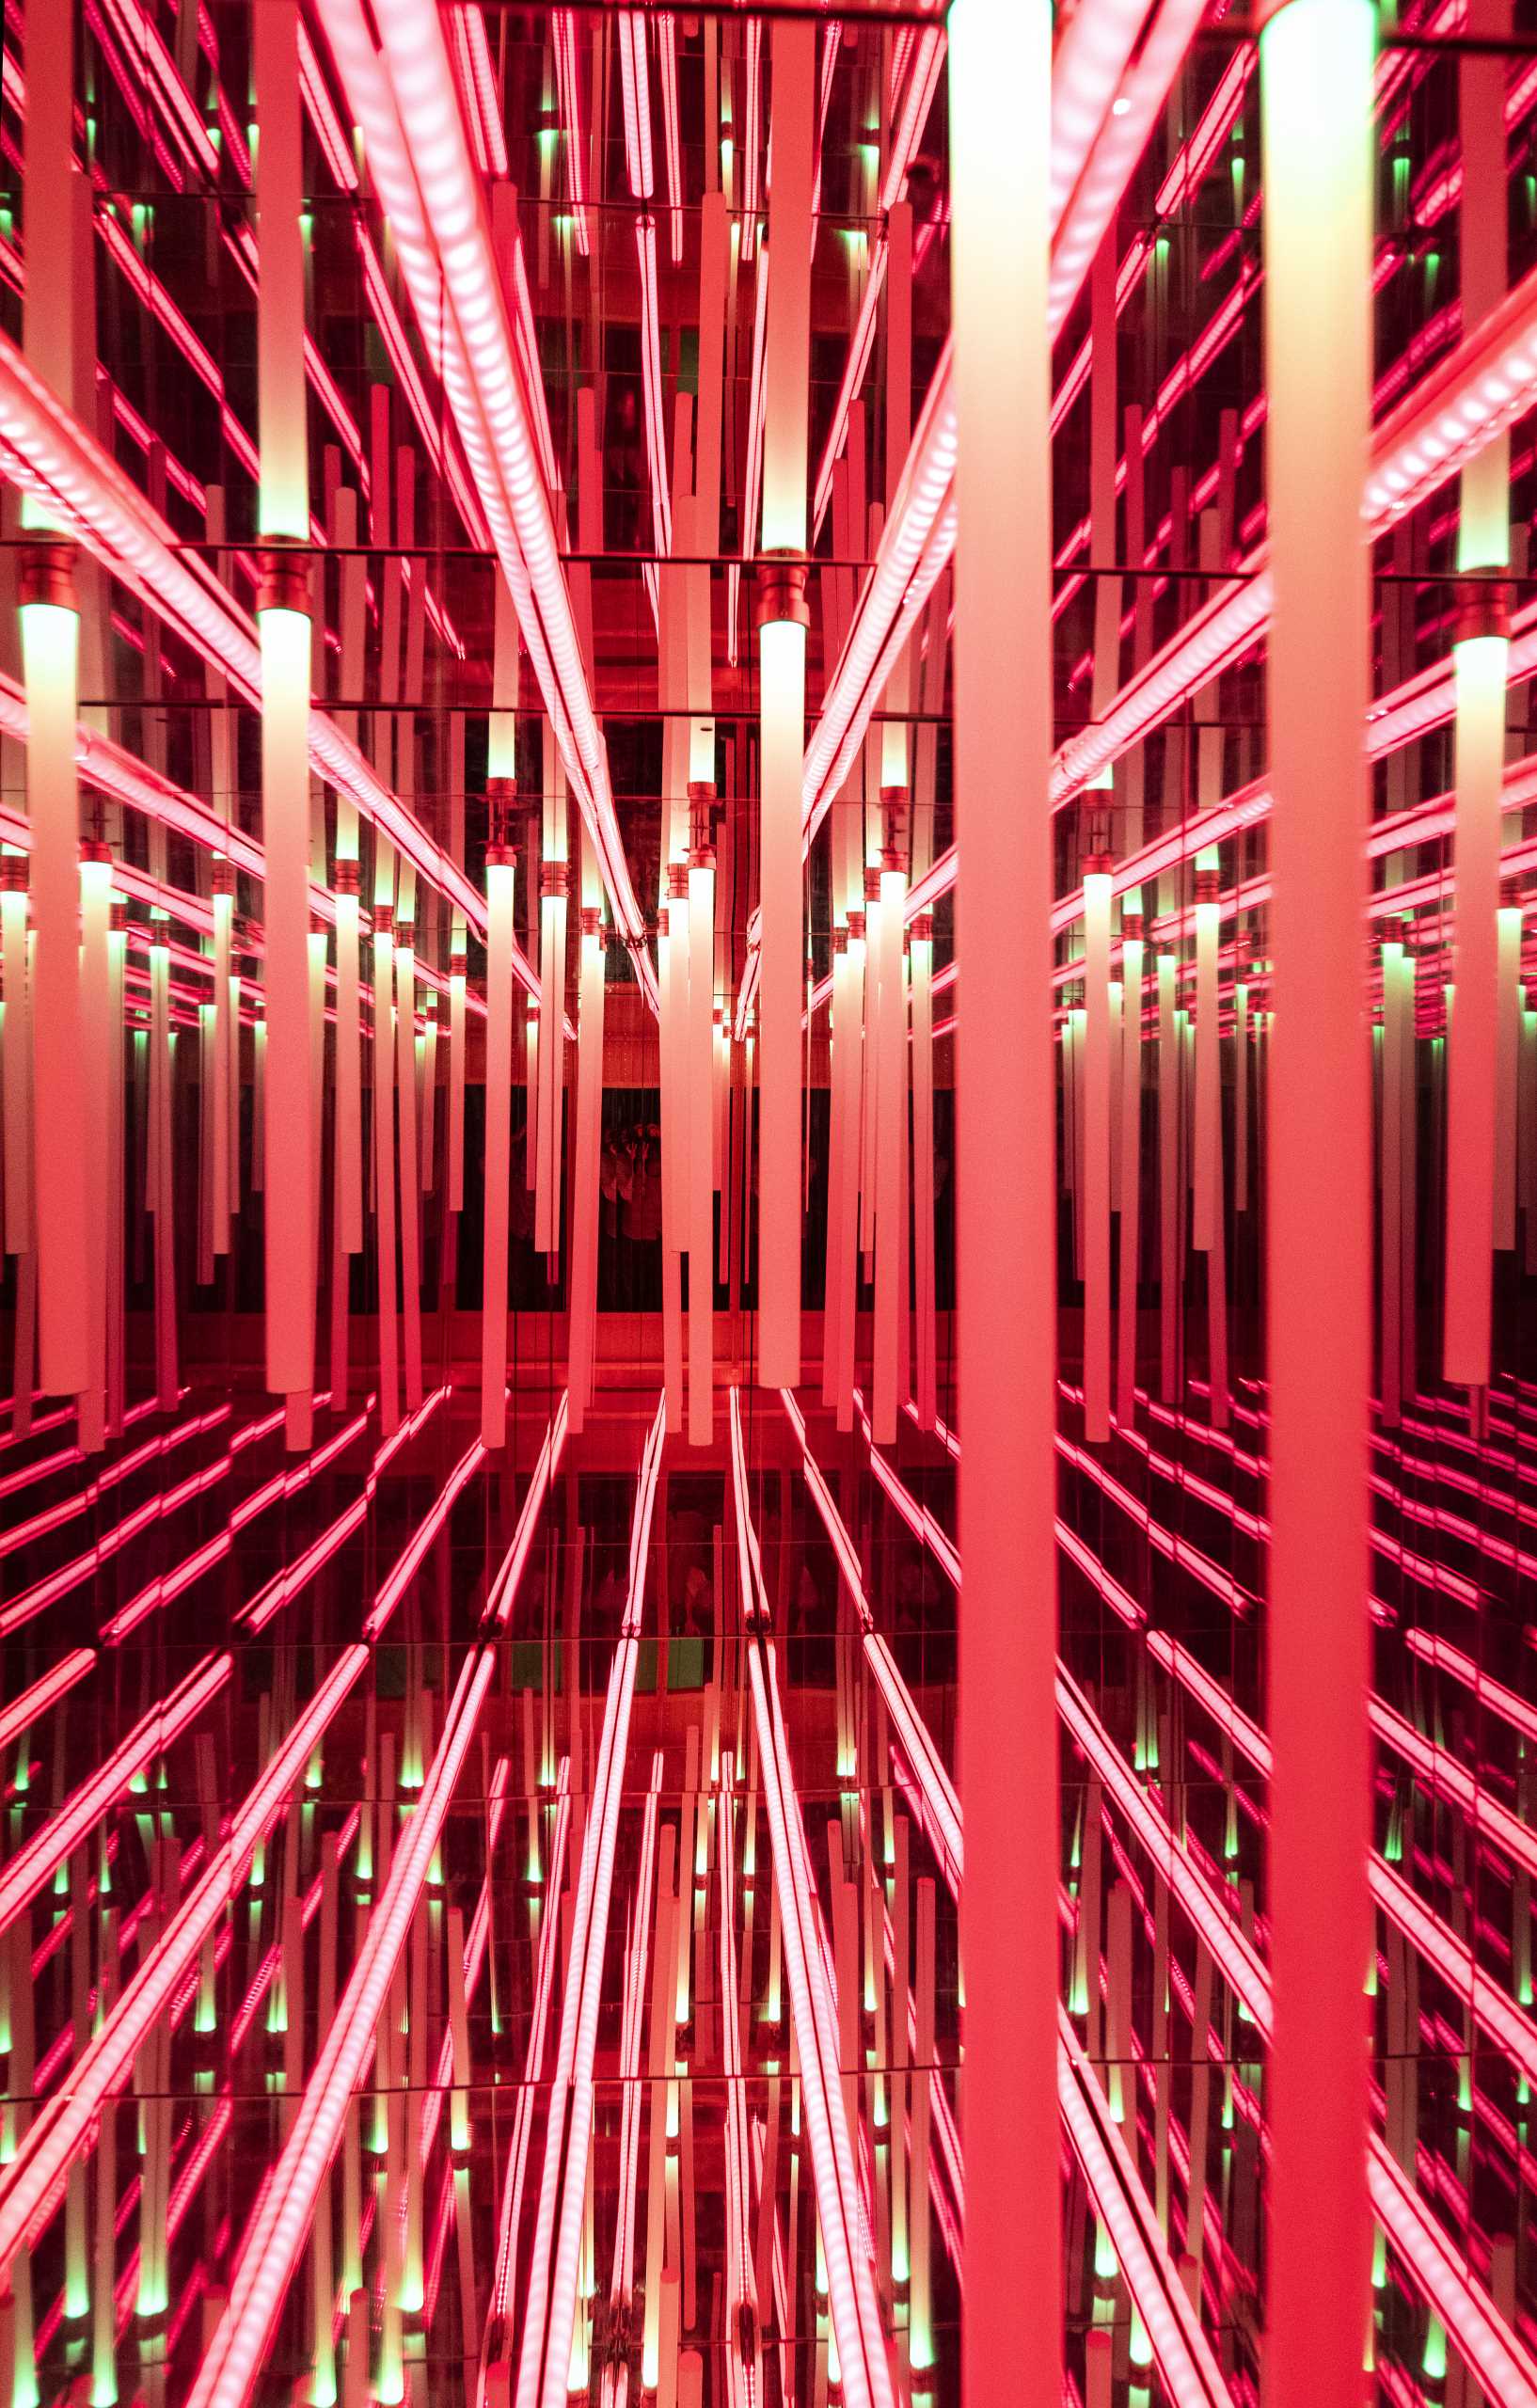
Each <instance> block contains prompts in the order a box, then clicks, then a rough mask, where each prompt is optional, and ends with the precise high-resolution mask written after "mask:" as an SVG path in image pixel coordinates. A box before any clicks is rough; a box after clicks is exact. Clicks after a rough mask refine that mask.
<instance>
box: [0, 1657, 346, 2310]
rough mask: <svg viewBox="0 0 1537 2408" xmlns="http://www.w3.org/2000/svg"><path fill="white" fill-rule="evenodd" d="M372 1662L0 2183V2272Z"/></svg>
mask: <svg viewBox="0 0 1537 2408" xmlns="http://www.w3.org/2000/svg"><path fill="white" fill-rule="evenodd" d="M371 1660H372V1655H371V1651H370V1649H368V1648H367V1647H364V1646H362V1645H359V1644H354V1645H353V1646H351V1647H349V1648H347V1649H345V1650H344V1651H343V1653H342V1655H341V1657H340V1658H339V1659H338V1661H337V1663H336V1664H335V1665H334V1666H333V1668H332V1670H331V1671H330V1672H329V1673H328V1674H327V1676H326V1678H325V1681H323V1682H322V1684H321V1686H320V1687H319V1689H317V1691H316V1693H315V1695H314V1697H313V1698H312V1699H311V1700H310V1703H309V1705H308V1706H307V1708H306V1709H305V1712H304V1713H303V1715H302V1716H301V1717H300V1719H299V1720H298V1721H297V1722H296V1723H295V1724H294V1726H293V1730H292V1731H291V1732H290V1734H289V1735H288V1737H287V1738H286V1739H285V1740H284V1742H283V1744H282V1746H281V1747H280V1748H279V1749H278V1750H277V1753H276V1754H275V1755H274V1756H273V1758H272V1761H271V1763H270V1764H269V1765H268V1766H267V1769H266V1771H265V1772H264V1773H263V1774H262V1776H261V1779H260V1781H259V1782H257V1783H256V1786H255V1787H254V1788H253V1789H252V1790H251V1792H250V1794H249V1796H248V1797H247V1798H246V1803H245V1805H244V1806H243V1807H242V1808H241V1809H240V1811H239V1813H238V1814H236V1815H235V1816H234V1818H233V1820H232V1822H231V1824H230V1830H229V1833H228V1836H227V1837H226V1839H225V1840H224V1842H223V1845H222V1846H220V1847H219V1849H218V1850H217V1852H216V1854H215V1855H214V1857H213V1858H212V1859H211V1860H210V1861H209V1864H208V1866H207V1869H206V1870H205V1872H204V1873H203V1875H202V1877H201V1879H200V1880H199V1881H198V1885H197V1887H196V1889H194V1890H193V1891H192V1892H191V1893H189V1894H188V1896H187V1897H186V1899H185V1900H184V1901H183V1903H182V1907H181V1908H180V1909H179V1910H178V1912H177V1913H176V1914H175V1915H174V1916H173V1917H172V1919H171V1921H170V1922H169V1923H168V1924H167V1925H166V1929H165V1931H164V1932H163V1933H162V1935H161V1938H160V1941H159V1944H158V1946H157V1947H156V1948H155V1949H154V1950H153V1952H152V1953H151V1955H150V1956H149V1957H147V1958H146V1959H145V1962H144V1963H143V1964H142V1965H141V1966H140V1968H139V1970H138V1972H137V1973H136V1974H135V1977H134V1979H133V1980H132V1981H131V1982H130V1983H129V1985H128V1987H127V1988H125V1989H124V1990H123V1992H122V1994H121V1996H120V1997H119V2001H118V2004H117V2005H116V2006H115V2008H114V2009H113V2011H112V2013H111V2014H110V2015H109V2016H108V2017H107V2019H106V2020H105V2022H104V2023H103V2025H102V2027H101V2030H100V2031H99V2032H98V2033H97V2035H96V2036H95V2038H94V2039H93V2040H92V2042H91V2044H90V2046H89V2047H88V2048H87V2050H86V2051H85V2052H84V2053H83V2055H82V2056H81V2057H80V2059H79V2060H78V2062H77V2064H76V2066H75V2067H74V2070H73V2072H72V2074H71V2082H70V2088H69V2091H68V2093H67V2094H61V2095H60V2096H59V2097H57V2098H55V2099H50V2100H49V2102H48V2104H47V2106H46V2107H44V2108H43V2109H42V2110H41V2112H40V2115H38V2116H37V2118H36V2120H35V2121H34V2122H33V2123H32V2125H31V2126H30V2127H29V2129H28V2131H27V2132H26V2134H25V2137H24V2140H23V2141H22V2143H21V2145H20V2147H18V2149H17V2152H16V2155H15V2156H14V2157H13V2158H12V2159H11V2161H10V2163H9V2164H8V2166H7V2167H6V2168H5V2169H4V2172H3V2173H0V2271H4V2270H8V2268H9V2266H10V2263H11V2260H12V2259H13V2258H14V2257H15V2255H16V2252H17V2251H18V2250H19V2249H21V2248H23V2247H24V2246H27V2245H29V2244H30V2243H31V2242H33V2241H35V2240H36V2238H37V2236H38V2234H39V2233H40V2231H41V2230H42V2228H43V2226H44V2225H45V2224H46V2223H47V2221H48V2218H49V2217H50V2216H51V2215H52V2214H53V2212H54V2210H55V2208H56V2207H57V2205H58V2204H59V2201H60V2199H61V2198H62V2195H63V2182H64V2176H65V2173H66V2171H67V2169H68V2167H69V2165H70V2164H71V2162H72V2161H73V2159H74V2158H75V2156H76V2155H77V2154H78V2153H79V2151H80V2150H81V2149H82V2148H84V2147H87V2146H88V2145H89V2143H90V2141H91V2139H92V2137H93V2135H94V2132H95V2130H96V2124H97V2119H98V2117H99V2115H100V2114H101V2112H102V2109H103V2106H104V2104H105V2102H106V2101H107V2100H108V2099H110V2098H112V2097H113V2096H114V2095H115V2093H116V2092H117V2091H118V2090H119V2089H120V2088H121V2086H122V2084H123V2083H124V2082H126V2081H127V2079H128V2076H129V2074H130V2072H131V2071H132V2069H133V2064H134V2059H135V2055H136V2054H137V2052H138V2050H139V2048H140V2046H141V2045H142V2043H143V2042H144V2040H145V2039H146V2038H147V2037H148V2036H149V2034H150V2033H151V2030H152V2029H153V2027H154V2024H155V2021H156V2020H157V2018H158V2017H159V2016H160V2015H161V2014H162V2013H164V2011H165V2009H166V2007H167V2006H168V2005H169V2004H170V2002H171V2001H172V1999H173V1998H174V1997H175V1995H176V1993H177V1991H178V1990H179V1988H181V1985H182V1981H183V1980H184V1979H185V1977H186V1975H187V1973H188V1972H190V1971H191V1969H192V1967H193V1966H194V1964H195V1963H196V1961H197V1957H198V1951H199V1950H200V1948H201V1947H202V1944H203V1941H204V1940H205V1939H206V1938H207V1936H208V1934H209V1933H210V1932H211V1931H212V1930H213V1928H214V1925H215V1924H216V1922H217V1921H218V1919H219V1917H220V1916H221V1915H222V1914H224V1913H225V1912H227V1911H228V1909H229V1905H230V1898H231V1896H232V1894H233V1893H234V1892H235V1891H236V1890H237V1889H239V1887H240V1886H241V1884H242V1883H243V1882H244V1881H245V1878H246V1873H247V1872H248V1870H249V1868H250V1863H251V1860H252V1858H253V1856H254V1855H255V1853H256V1850H257V1848H258V1846H260V1844H261V1841H262V1840H263V1839H264V1838H265V1836H266V1834H267V1832H268V1831H269V1830H271V1828H272V1825H273V1823H274V1822H275V1821H276V1820H277V1816H278V1814H280V1813H281V1812H282V1811H283V1809H284V1807H285V1805H286V1804H287V1802H288V1798H289V1795H290V1792H291V1791H292V1790H293V1786H294V1784H295V1782H297V1781H298V1780H299V1778H300V1776H301V1774H302V1772H303V1769H304V1766H305V1765H306V1764H307V1763H308V1761H309V1757H310V1755H311V1754H312V1752H313V1751H314V1748H315V1745H316V1743H317V1741H318V1740H319V1739H320V1737H321V1735H322V1734H323V1733H324V1732H325V1728H326V1726H327V1724H328V1723H329V1722H330V1720H331V1719H332V1717H333V1715H334V1714H335V1713H336V1711H337V1708H338V1707H339V1706H340V1705H341V1702H342V1700H343V1699H344V1698H345V1697H346V1696H347V1694H348V1693H349V1691H350V1690H351V1689H352V1688H353V1687H355V1685H356V1683H357V1680H358V1678H359V1676H360V1674H361V1673H362V1672H363V1671H364V1670H365V1669H366V1667H367V1666H368V1664H369V1663H370V1662H371Z"/></svg>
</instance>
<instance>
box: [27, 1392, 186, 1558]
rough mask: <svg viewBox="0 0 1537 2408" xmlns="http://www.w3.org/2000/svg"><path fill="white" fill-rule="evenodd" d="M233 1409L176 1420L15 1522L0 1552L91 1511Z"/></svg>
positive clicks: (31, 1541) (44, 1534)
mask: <svg viewBox="0 0 1537 2408" xmlns="http://www.w3.org/2000/svg"><path fill="white" fill-rule="evenodd" d="M230 1411H231V1408H230V1406H229V1405H228V1404H221V1405H215V1406H214V1408H213V1409H212V1411H210V1412H208V1413H198V1414H193V1415H191V1416H189V1418H187V1419H186V1420H184V1421H181V1422H177V1423H175V1424H173V1426H172V1427H171V1428H170V1429H169V1430H166V1431H165V1432H163V1433H162V1434H160V1435H159V1436H158V1437H154V1438H148V1439H146V1440H145V1441H144V1443H143V1445H142V1446H138V1447H133V1448H131V1449H130V1450H129V1451H128V1453H127V1454H125V1455H121V1456H119V1459H118V1461H117V1462H116V1463H114V1464H109V1465H107V1467H106V1469H105V1471H103V1472H100V1473H98V1475H97V1477H96V1478H95V1479H94V1480H92V1481H87V1484H86V1486H85V1487H84V1488H79V1489H76V1490H75V1492H74V1494H73V1495H72V1496H70V1497H61V1498H60V1500H59V1502H58V1503H57V1504H56V1505H46V1506H43V1507H42V1508H41V1509H40V1511H39V1512H38V1513H32V1514H29V1515H28V1517H27V1519H26V1520H25V1521H24V1522H14V1523H12V1525H11V1527H10V1528H9V1529H8V1530H6V1531H4V1532H0V1556H7V1555H10V1554H12V1553H14V1551H15V1549H16V1548H17V1547H20V1546H30V1545H32V1543H33V1541H34V1540H36V1539H40V1538H43V1537H45V1536H46V1535H47V1533H48V1532H49V1531H50V1530H56V1529H60V1528H61V1527H62V1526H63V1524H64V1523H66V1522H71V1521H73V1520H74V1519H75V1517H76V1515H77V1514H80V1513H89V1512H90V1511H91V1510H92V1509H93V1508H94V1507H95V1506H97V1505H99V1504H100V1503H101V1501H102V1499H103V1497H104V1496H105V1495H106V1493H107V1491H108V1490H109V1489H111V1488H116V1487H117V1486H118V1485H119V1482H120V1481H125V1480H132V1479H133V1477H134V1474H135V1472H139V1471H142V1470H143V1469H144V1467H145V1465H146V1464H151V1463H154V1462H156V1461H157V1460H158V1459H160V1458H162V1457H164V1456H166V1455H167V1454H169V1452H170V1451H171V1449H172V1448H173V1447H181V1446H184V1445H185V1444H186V1441H187V1440H188V1439H189V1438H197V1437H200V1436H201V1435H202V1434H203V1432H204V1431H207V1430H216V1429H217V1428H218V1427H219V1426H220V1424H221V1423H223V1422H226V1421H228V1420H229V1418H230Z"/></svg>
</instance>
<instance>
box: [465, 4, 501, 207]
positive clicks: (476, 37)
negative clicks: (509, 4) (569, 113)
mask: <svg viewBox="0 0 1537 2408" xmlns="http://www.w3.org/2000/svg"><path fill="white" fill-rule="evenodd" d="M453 31H454V42H455V47H456V48H457V49H458V50H459V52H460V54H461V56H462V59H463V65H464V88H465V94H466V97H467V100H468V101H469V103H470V104H471V105H472V107H473V109H474V112H475V116H474V134H475V150H476V156H477V159H478V162H479V165H480V167H481V171H482V173H483V175H490V176H504V175H505V174H506V173H507V145H506V142H505V140H504V139H503V136H502V131H501V106H500V103H499V99H498V96H497V79H496V74H495V72H494V71H493V69H492V65H491V48H490V44H489V43H488V42H487V40H486V38H485V14H484V11H483V9H482V8H479V7H478V6H461V7H457V8H455V9H454V12H453Z"/></svg>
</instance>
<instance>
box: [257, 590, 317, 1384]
mask: <svg viewBox="0 0 1537 2408" xmlns="http://www.w3.org/2000/svg"><path fill="white" fill-rule="evenodd" d="M309 646H310V624H309V613H308V611H307V610H295V609H291V608H287V607H283V606H277V605H275V606H273V607H270V608H268V609H266V610H262V611H261V692H262V706H261V797H262V802H261V817H262V835H263V843H264V848H265V852H266V888H265V897H266V899H265V930H264V933H265V942H266V970H265V988H266V1024H267V1077H266V1117H265V1141H266V1164H265V1180H266V1190H267V1194H268V1196H269V1197H272V1198H276V1199H279V1201H278V1202H277V1205H276V1206H274V1205H273V1204H269V1207H268V1210H267V1212H266V1213H265V1214H264V1216H263V1217H264V1221H265V1235H266V1295H265V1303H266V1327H267V1385H268V1386H269V1387H270V1388H273V1389H275V1390H276V1391H277V1393H279V1394H280V1395H293V1394H296V1393H300V1392H306V1391H308V1390H309V1386H310V1381H311V1375H312V1369H313V1351H314V1304H315V1280H314V1261H313V1231H312V1228H311V1214H310V1210H309V1197H310V1194H311V1189H312V1184H313V1181H312V1164H311V1160H310V1156H311V1151H312V1129H311V1111H310V1058H309V742H308V734H307V722H308V720H309Z"/></svg>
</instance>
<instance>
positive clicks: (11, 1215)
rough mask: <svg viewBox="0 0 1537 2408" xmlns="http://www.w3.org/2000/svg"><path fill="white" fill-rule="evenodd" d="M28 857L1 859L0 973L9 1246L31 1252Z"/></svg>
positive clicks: (17, 1251) (13, 855) (12, 1251)
mask: <svg viewBox="0 0 1537 2408" xmlns="http://www.w3.org/2000/svg"><path fill="white" fill-rule="evenodd" d="M26 887H27V859H26V855H25V854H24V853H7V854H6V855H5V857H4V860H3V862H0V974H3V977H4V1001H5V1006H6V1017H5V1047H6V1052H5V1098H4V1105H3V1109H4V1113H5V1174H6V1175H5V1199H6V1228H5V1250H6V1252H7V1253H8V1254H29V1253H30V1252H31V1250H32V1014H31V1006H30V999H29V996H28V992H27V985H28V981H27V958H26V957H27V941H26V916H27V910H26Z"/></svg>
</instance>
